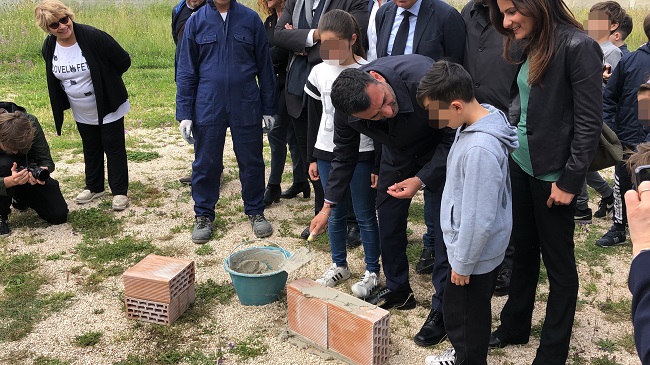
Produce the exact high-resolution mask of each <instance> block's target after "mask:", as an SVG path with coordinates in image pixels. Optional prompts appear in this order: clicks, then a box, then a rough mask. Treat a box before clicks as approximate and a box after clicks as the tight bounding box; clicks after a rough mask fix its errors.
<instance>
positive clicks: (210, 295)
mask: <svg viewBox="0 0 650 365" xmlns="http://www.w3.org/2000/svg"><path fill="white" fill-rule="evenodd" d="M233 295H235V287H234V286H233V285H232V283H229V282H226V281H224V282H222V283H221V284H218V283H217V282H216V281H214V280H212V279H208V280H207V281H205V282H203V283H199V284H197V286H196V299H197V303H198V302H199V301H200V302H203V304H207V303H210V302H212V301H213V300H216V301H217V302H219V304H226V303H228V302H229V301H230V299H231V298H232V297H233Z"/></svg>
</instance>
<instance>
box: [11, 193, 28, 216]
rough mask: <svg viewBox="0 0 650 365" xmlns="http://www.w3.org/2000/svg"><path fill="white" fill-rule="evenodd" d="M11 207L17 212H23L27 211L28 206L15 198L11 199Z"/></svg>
mask: <svg viewBox="0 0 650 365" xmlns="http://www.w3.org/2000/svg"><path fill="white" fill-rule="evenodd" d="M11 206H12V207H13V208H14V209H16V210H17V211H19V212H24V211H26V210H27V209H29V205H27V204H25V203H23V202H21V201H20V199H17V198H16V197H15V196H14V197H12V198H11Z"/></svg>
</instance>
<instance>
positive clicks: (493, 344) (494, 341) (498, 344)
mask: <svg viewBox="0 0 650 365" xmlns="http://www.w3.org/2000/svg"><path fill="white" fill-rule="evenodd" d="M527 343H528V341H527V340H526V341H521V342H508V341H502V340H501V339H500V338H498V337H497V336H495V335H494V333H492V334H491V335H490V342H488V348H491V349H502V348H504V347H506V346H508V345H525V344H527Z"/></svg>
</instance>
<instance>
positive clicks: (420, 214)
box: [409, 201, 424, 224]
mask: <svg viewBox="0 0 650 365" xmlns="http://www.w3.org/2000/svg"><path fill="white" fill-rule="evenodd" d="M409 222H410V223H416V224H424V202H415V201H413V202H411V205H410V206H409Z"/></svg>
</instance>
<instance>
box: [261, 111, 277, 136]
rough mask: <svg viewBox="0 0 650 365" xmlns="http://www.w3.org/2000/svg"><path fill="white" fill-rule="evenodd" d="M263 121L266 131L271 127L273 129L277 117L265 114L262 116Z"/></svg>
mask: <svg viewBox="0 0 650 365" xmlns="http://www.w3.org/2000/svg"><path fill="white" fill-rule="evenodd" d="M262 121H263V122H264V127H263V128H264V132H268V131H270V130H271V129H273V125H274V124H275V118H273V116H272V115H263V116H262Z"/></svg>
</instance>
